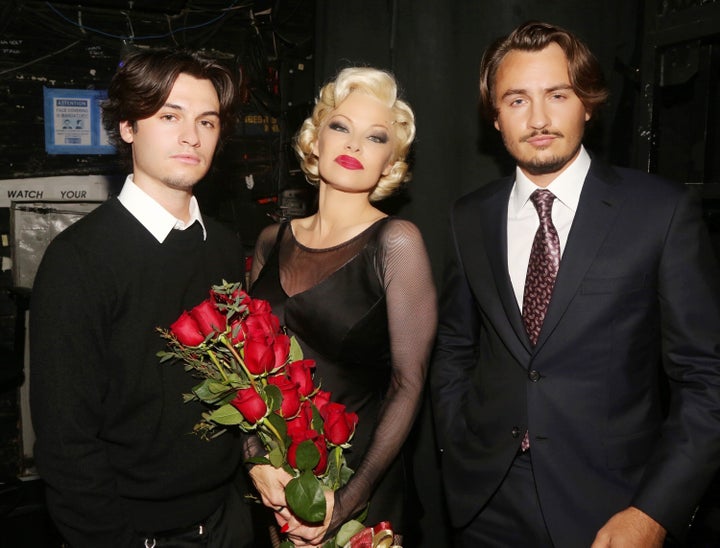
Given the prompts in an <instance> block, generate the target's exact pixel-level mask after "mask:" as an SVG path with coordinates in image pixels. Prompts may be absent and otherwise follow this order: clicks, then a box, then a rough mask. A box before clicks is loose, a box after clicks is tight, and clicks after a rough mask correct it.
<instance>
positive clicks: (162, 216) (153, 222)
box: [118, 173, 207, 243]
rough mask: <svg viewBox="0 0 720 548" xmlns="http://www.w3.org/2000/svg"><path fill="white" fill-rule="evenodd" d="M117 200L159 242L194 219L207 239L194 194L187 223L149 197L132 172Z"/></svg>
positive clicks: (188, 224) (182, 228)
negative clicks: (136, 182) (138, 184)
mask: <svg viewBox="0 0 720 548" xmlns="http://www.w3.org/2000/svg"><path fill="white" fill-rule="evenodd" d="M118 200H120V203H121V204H122V205H123V206H124V207H125V209H127V210H128V211H129V212H130V213H131V214H132V215H133V217H135V218H136V219H137V220H138V221H139V222H140V224H142V225H143V226H144V227H145V228H146V229H147V230H148V232H150V234H152V235H153V236H154V237H155V239H156V240H157V241H158V242H160V243H163V242H164V241H165V238H167V236H168V234H170V231H171V230H173V229H177V230H185V229H186V228H188V227H189V226H190V225H192V224H193V223H194V222H195V221H198V222H199V223H200V226H202V229H203V240H205V239H207V232H206V230H205V223H203V220H202V215H201V214H200V207H199V206H198V203H197V199H196V198H195V196H192V197H191V198H190V221H189V222H187V223H185V222H184V221H183V220H182V219H178V218H176V217H175V216H174V215H172V214H171V213H170V212H169V211H168V210H167V209H165V208H164V207H163V206H161V205H160V204H159V203H157V202H156V201H155V200H154V199H153V198H151V197H150V196H149V195H148V194H147V192H145V191H144V190H143V189H141V188H140V187H139V186H137V185H136V184H135V182H134V181H133V176H132V173H131V174H130V175H128V176H127V178H126V179H125V184H124V185H123V187H122V190H121V191H120V194H119V195H118Z"/></svg>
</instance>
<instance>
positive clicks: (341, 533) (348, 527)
mask: <svg viewBox="0 0 720 548" xmlns="http://www.w3.org/2000/svg"><path fill="white" fill-rule="evenodd" d="M363 529H365V526H364V525H363V524H362V523H360V522H359V521H357V520H354V519H351V520H350V521H346V522H345V523H344V524H343V526H342V527H340V529H339V530H338V532H337V536H336V537H335V542H336V543H337V545H338V546H345V545H346V544H347V543H348V542H350V539H351V538H353V536H355V535H357V534H358V533H359V532H360V531H362V530H363Z"/></svg>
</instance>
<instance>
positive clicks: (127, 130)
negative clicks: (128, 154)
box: [120, 120, 135, 144]
mask: <svg viewBox="0 0 720 548" xmlns="http://www.w3.org/2000/svg"><path fill="white" fill-rule="evenodd" d="M120 138H121V139H122V140H123V141H125V142H126V143H128V144H130V143H132V142H133V141H134V140H135V130H134V129H133V124H132V122H129V121H127V120H124V121H122V122H120Z"/></svg>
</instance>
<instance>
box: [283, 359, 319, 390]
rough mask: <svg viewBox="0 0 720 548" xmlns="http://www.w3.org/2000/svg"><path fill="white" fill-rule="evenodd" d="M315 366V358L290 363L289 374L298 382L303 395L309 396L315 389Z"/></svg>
mask: <svg viewBox="0 0 720 548" xmlns="http://www.w3.org/2000/svg"><path fill="white" fill-rule="evenodd" d="M314 367H315V362H314V361H313V360H298V361H294V362H292V363H290V364H288V367H287V375H288V377H290V380H291V381H293V382H296V383H297V384H298V387H299V389H300V393H301V394H302V395H303V396H309V395H310V394H312V391H313V390H315V385H314V384H313V378H312V369H313V368H314Z"/></svg>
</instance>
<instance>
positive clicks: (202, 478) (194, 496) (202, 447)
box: [30, 49, 255, 548]
mask: <svg viewBox="0 0 720 548" xmlns="http://www.w3.org/2000/svg"><path fill="white" fill-rule="evenodd" d="M235 97H236V95H235V81H234V78H233V76H232V73H231V72H230V70H229V69H228V68H227V67H225V66H223V65H222V64H221V63H219V62H218V61H216V60H215V59H212V58H210V57H207V56H206V55H203V54H201V53H198V52H188V51H182V50H166V49H159V50H151V49H140V50H137V51H135V52H133V53H131V54H129V56H127V57H126V58H125V59H124V60H123V62H122V64H121V65H120V67H119V69H118V71H117V72H116V74H115V76H114V77H113V79H112V81H111V82H110V87H109V90H108V100H107V101H106V102H105V103H104V104H103V123H104V125H105V128H106V129H107V130H108V132H109V135H110V136H111V139H112V140H113V142H114V144H115V145H116V146H117V148H118V150H119V152H120V153H121V154H123V155H125V157H126V158H127V159H128V160H129V162H130V164H131V166H132V173H131V174H130V175H128V177H127V179H126V181H125V184H124V186H123V188H122V190H121V192H120V195H119V196H118V197H117V198H113V199H111V200H108V201H107V202H105V203H103V204H102V205H100V206H99V207H98V208H97V209H95V210H94V211H93V212H92V213H90V214H88V215H87V216H86V217H85V218H83V219H81V220H80V221H78V222H77V223H75V224H73V225H72V226H71V227H69V228H68V229H66V230H65V231H64V232H62V233H61V234H60V235H58V236H57V237H56V238H55V239H54V240H53V242H52V243H51V244H50V246H49V247H48V249H47V251H46V252H45V255H44V257H43V260H42V263H41V265H40V268H39V270H38V274H37V277H36V279H35V283H34V287H33V295H32V310H31V323H30V359H31V379H32V382H31V386H32V388H31V405H32V418H33V424H34V426H35V430H36V433H37V443H36V446H35V457H36V461H37V466H38V471H39V473H40V476H41V477H42V478H43V479H44V481H45V483H46V486H47V504H48V509H49V511H50V514H51V516H52V518H53V519H54V521H55V523H56V524H57V527H58V529H59V531H60V533H61V534H62V536H63V537H64V539H65V540H66V541H67V543H68V545H69V546H72V547H73V548H82V547H88V548H98V547H119V548H120V547H122V548H125V547H128V548H130V547H137V548H140V547H142V546H146V547H147V546H153V547H157V548H162V547H173V548H177V547H180V546H183V547H192V546H198V547H199V546H203V547H207V548H249V547H250V546H254V545H255V544H254V541H253V534H252V525H251V521H250V516H249V507H248V506H247V505H246V504H245V503H244V501H243V495H244V492H245V491H246V489H247V487H246V485H247V484H246V483H245V481H244V475H243V472H244V471H243V468H244V467H243V465H242V461H243V456H242V448H241V442H240V440H239V439H238V436H237V432H226V433H225V434H224V435H222V436H220V437H218V438H216V439H214V440H212V441H210V442H208V441H206V440H203V439H202V438H201V437H200V436H198V435H194V434H193V426H194V425H195V423H196V422H197V421H198V420H199V418H200V414H201V412H202V411H203V407H202V406H201V405H199V404H197V403H187V404H186V403H183V398H182V394H183V393H186V392H189V391H190V390H191V388H192V387H193V386H194V385H195V384H197V379H194V378H193V377H192V376H191V375H189V374H188V373H187V372H186V371H185V370H184V368H183V367H182V365H178V364H168V363H160V361H159V359H158V357H157V352H158V351H159V350H162V349H163V348H164V346H165V341H164V340H163V339H162V338H161V337H160V336H159V334H158V333H157V331H156V328H157V327H160V326H164V327H167V326H169V325H170V324H171V323H172V322H174V321H175V320H176V319H177V318H178V317H179V316H180V314H181V313H182V312H183V311H184V310H189V309H191V308H192V307H193V306H195V305H196V304H198V303H199V302H201V301H202V300H203V299H205V298H206V297H207V294H208V291H209V290H210V288H211V286H212V285H213V284H218V283H220V282H221V281H222V280H223V279H227V280H240V279H242V276H243V271H244V269H243V253H242V247H241V245H240V242H239V239H238V238H237V237H236V235H235V234H233V233H232V232H231V231H229V230H228V229H226V228H225V227H223V226H221V225H220V224H219V223H217V222H213V221H212V220H211V219H208V218H205V217H203V216H202V215H201V213H200V209H199V207H198V203H197V200H196V199H195V197H194V196H193V188H194V186H195V185H196V184H197V183H198V182H199V181H200V180H201V179H202V178H203V177H204V176H205V174H206V173H207V172H208V169H209V168H210V165H211V163H212V160H213V158H214V156H215V152H216V150H217V146H218V143H219V141H220V138H221V136H226V135H228V134H229V133H230V131H231V129H232V126H233V121H234V110H235V109H234V105H235Z"/></svg>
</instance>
